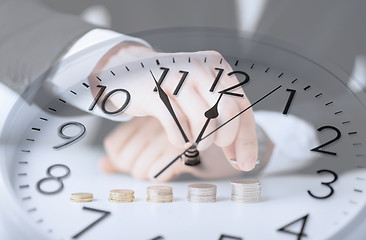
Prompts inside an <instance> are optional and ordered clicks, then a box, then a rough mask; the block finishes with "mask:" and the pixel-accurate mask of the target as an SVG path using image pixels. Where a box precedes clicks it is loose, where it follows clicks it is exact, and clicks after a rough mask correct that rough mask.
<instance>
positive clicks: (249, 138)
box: [235, 109, 258, 171]
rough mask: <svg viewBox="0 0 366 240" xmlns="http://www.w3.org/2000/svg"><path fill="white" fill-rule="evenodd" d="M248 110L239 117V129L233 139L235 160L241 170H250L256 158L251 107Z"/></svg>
mask: <svg viewBox="0 0 366 240" xmlns="http://www.w3.org/2000/svg"><path fill="white" fill-rule="evenodd" d="M248 111H249V112H245V113H243V114H242V116H241V117H240V126H239V131H238V134H237V136H236V140H235V149H236V160H237V162H238V164H239V167H240V168H241V169H242V170H243V171H250V170H252V169H253V168H254V167H255V164H256V162H257V158H258V142H257V135H256V131H255V121H254V116H253V114H252V112H251V109H249V110H248Z"/></svg>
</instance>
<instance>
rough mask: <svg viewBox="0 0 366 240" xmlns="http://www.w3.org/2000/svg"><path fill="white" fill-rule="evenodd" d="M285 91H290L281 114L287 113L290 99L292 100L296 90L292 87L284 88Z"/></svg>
mask: <svg viewBox="0 0 366 240" xmlns="http://www.w3.org/2000/svg"><path fill="white" fill-rule="evenodd" d="M286 91H287V92H290V96H289V97H288V100H287V102H286V105H285V109H283V112H282V114H287V113H288V110H289V108H290V106H291V103H292V100H294V96H295V93H296V90H294V89H286Z"/></svg>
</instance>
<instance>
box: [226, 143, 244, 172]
mask: <svg viewBox="0 0 366 240" xmlns="http://www.w3.org/2000/svg"><path fill="white" fill-rule="evenodd" d="M222 151H223V153H224V155H225V157H226V159H227V160H228V162H229V163H230V165H231V166H232V167H233V168H235V169H237V170H242V169H241V168H240V166H239V163H238V161H237V159H236V149H235V142H233V143H231V144H230V145H228V146H226V147H223V148H222Z"/></svg>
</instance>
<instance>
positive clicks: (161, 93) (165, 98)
mask: <svg viewBox="0 0 366 240" xmlns="http://www.w3.org/2000/svg"><path fill="white" fill-rule="evenodd" d="M150 73H151V75H152V77H153V78H154V81H155V84H156V89H157V90H158V93H159V97H160V99H161V101H163V103H164V105H165V106H166V108H167V109H168V111H169V113H170V115H171V116H172V117H173V119H174V122H175V124H177V126H178V128H179V131H180V133H181V134H182V136H183V138H184V141H185V142H186V143H187V142H189V139H188V137H187V135H186V134H185V132H184V130H183V128H182V126H181V125H180V123H179V120H178V118H177V116H176V115H175V112H174V110H173V107H172V105H171V103H170V101H169V97H168V95H167V94H166V93H165V92H164V90H163V89H162V88H161V87H160V85H159V84H158V82H157V81H156V79H155V77H154V74H153V73H152V71H151V70H150Z"/></svg>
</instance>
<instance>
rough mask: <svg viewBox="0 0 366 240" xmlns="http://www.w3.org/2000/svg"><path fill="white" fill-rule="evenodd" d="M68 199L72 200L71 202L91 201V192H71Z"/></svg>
mask: <svg viewBox="0 0 366 240" xmlns="http://www.w3.org/2000/svg"><path fill="white" fill-rule="evenodd" d="M70 201H72V202H91V201H93V194H91V193H85V192H78V193H72V194H71V197H70Z"/></svg>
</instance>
